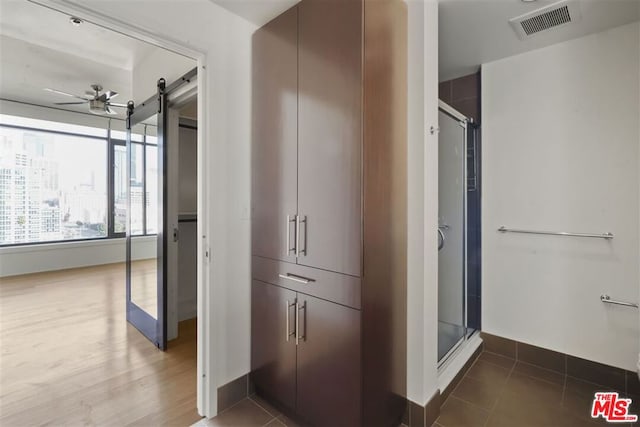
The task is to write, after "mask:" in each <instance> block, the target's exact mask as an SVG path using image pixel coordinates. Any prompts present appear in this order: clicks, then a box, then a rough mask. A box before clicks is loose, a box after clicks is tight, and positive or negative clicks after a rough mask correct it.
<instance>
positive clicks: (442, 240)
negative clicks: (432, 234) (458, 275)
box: [438, 227, 446, 251]
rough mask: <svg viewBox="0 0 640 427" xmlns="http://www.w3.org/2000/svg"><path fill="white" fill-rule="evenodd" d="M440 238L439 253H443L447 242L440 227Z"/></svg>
mask: <svg viewBox="0 0 640 427" xmlns="http://www.w3.org/2000/svg"><path fill="white" fill-rule="evenodd" d="M438 236H439V237H440V238H439V239H438V240H439V243H438V251H441V250H442V248H444V241H445V240H446V239H445V237H444V233H443V232H442V229H441V228H440V227H438Z"/></svg>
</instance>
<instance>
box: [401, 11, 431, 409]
mask: <svg viewBox="0 0 640 427" xmlns="http://www.w3.org/2000/svg"><path fill="white" fill-rule="evenodd" d="M407 5H408V17H409V21H408V25H409V28H408V31H409V38H408V43H409V46H408V49H409V67H408V84H409V97H408V103H409V108H408V115H409V116H408V158H409V163H408V186H409V188H408V196H409V197H408V200H409V202H408V203H409V205H408V209H407V213H408V233H407V235H408V248H407V262H408V266H407V274H408V277H407V286H408V289H407V299H408V301H407V398H408V399H410V400H412V401H413V402H415V403H418V404H421V405H424V404H425V403H426V402H427V401H428V400H429V399H430V398H431V397H432V396H433V394H434V393H436V391H437V390H438V360H437V344H438V337H437V331H438V317H437V316H438V250H437V237H436V229H437V224H438V137H437V134H434V135H431V134H430V133H429V128H430V127H431V126H433V127H437V126H438V124H437V121H438V4H437V1H435V0H433V1H431V0H427V1H425V2H423V1H408V2H407Z"/></svg>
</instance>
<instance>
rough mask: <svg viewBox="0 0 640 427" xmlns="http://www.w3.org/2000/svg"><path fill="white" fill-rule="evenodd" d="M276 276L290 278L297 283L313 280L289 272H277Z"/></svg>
mask: <svg viewBox="0 0 640 427" xmlns="http://www.w3.org/2000/svg"><path fill="white" fill-rule="evenodd" d="M278 276H280V278H281V279H287V280H291V281H294V282H298V283H303V284H305V285H306V284H307V283H311V282H315V280H313V279H309V278H308V277H302V276H298V275H295V274H291V273H287V274H286V275H285V274H279V275H278Z"/></svg>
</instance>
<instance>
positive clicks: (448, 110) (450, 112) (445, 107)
mask: <svg viewBox="0 0 640 427" xmlns="http://www.w3.org/2000/svg"><path fill="white" fill-rule="evenodd" d="M438 111H441V112H443V113H444V114H446V115H447V116H449V117H451V118H452V119H454V120H457V121H458V124H459V125H460V127H462V129H463V144H464V146H463V156H462V158H463V167H462V174H463V177H462V183H463V185H464V191H463V194H464V200H463V204H462V205H463V218H464V220H463V233H462V235H463V238H462V247H463V262H462V269H463V276H462V277H463V289H464V292H463V296H462V316H463V317H462V322H463V325H462V326H463V329H464V334H463V336H462V337H461V338H460V340H459V341H458V342H457V343H456V344H455V345H454V346H453V347H451V349H449V351H447V352H446V353H445V354H444V356H442V359H440V360H438V369H439V368H440V367H442V366H443V365H445V364H446V362H447V361H448V360H450V359H451V357H452V356H453V355H454V354H456V353H457V352H458V350H460V348H461V346H462V344H463V343H464V342H465V341H467V340H468V339H469V338H470V337H471V335H473V334H468V326H467V323H468V313H467V310H468V289H467V287H468V277H467V274H468V262H469V259H468V258H469V254H468V247H467V246H468V245H467V240H468V224H467V223H468V209H467V198H468V195H467V192H468V191H467V188H468V182H467V175H468V169H467V167H468V162H467V152H468V151H467V150H468V148H469V124H470V123H471V120H470V119H469V118H468V117H467V116H465V115H464V114H462V113H461V112H459V111H458V110H456V109H455V108H453V107H452V106H450V105H449V104H447V103H445V102H443V101H442V100H438ZM438 126H440V125H438ZM439 142H440V141H439V140H438V145H439ZM438 167H440V165H438ZM438 203H439V201H438ZM438 215H439V214H438ZM439 226H440V224H438V227H439ZM438 284H439V282H438ZM439 309H440V307H438V310H439ZM438 339H440V337H438ZM436 347H437V346H436Z"/></svg>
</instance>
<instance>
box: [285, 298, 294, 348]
mask: <svg viewBox="0 0 640 427" xmlns="http://www.w3.org/2000/svg"><path fill="white" fill-rule="evenodd" d="M295 305H296V304H295V303H294V304H291V303H290V302H289V300H287V314H286V316H285V317H286V319H287V326H286V334H287V342H289V338H290V337H291V335H296V331H293V332H290V331H289V325H290V324H291V322H290V319H289V312H290V311H291V307H293V306H295Z"/></svg>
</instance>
